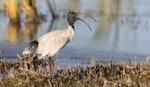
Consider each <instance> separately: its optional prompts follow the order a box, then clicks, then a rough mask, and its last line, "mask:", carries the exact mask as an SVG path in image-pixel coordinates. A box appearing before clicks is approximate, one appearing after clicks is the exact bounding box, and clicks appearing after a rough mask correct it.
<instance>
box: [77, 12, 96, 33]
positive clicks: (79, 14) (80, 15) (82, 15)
mask: <svg viewBox="0 0 150 87" xmlns="http://www.w3.org/2000/svg"><path fill="white" fill-rule="evenodd" d="M85 16H87V17H90V18H91V19H93V20H94V21H96V19H94V18H93V17H92V16H90V15H88V14H81V13H78V19H79V20H81V21H82V22H84V23H85V24H86V25H87V26H88V27H89V29H90V31H92V29H91V27H90V26H89V25H88V23H86V22H85V21H84V20H83V19H81V18H80V17H85ZM96 22H97V21H96Z"/></svg>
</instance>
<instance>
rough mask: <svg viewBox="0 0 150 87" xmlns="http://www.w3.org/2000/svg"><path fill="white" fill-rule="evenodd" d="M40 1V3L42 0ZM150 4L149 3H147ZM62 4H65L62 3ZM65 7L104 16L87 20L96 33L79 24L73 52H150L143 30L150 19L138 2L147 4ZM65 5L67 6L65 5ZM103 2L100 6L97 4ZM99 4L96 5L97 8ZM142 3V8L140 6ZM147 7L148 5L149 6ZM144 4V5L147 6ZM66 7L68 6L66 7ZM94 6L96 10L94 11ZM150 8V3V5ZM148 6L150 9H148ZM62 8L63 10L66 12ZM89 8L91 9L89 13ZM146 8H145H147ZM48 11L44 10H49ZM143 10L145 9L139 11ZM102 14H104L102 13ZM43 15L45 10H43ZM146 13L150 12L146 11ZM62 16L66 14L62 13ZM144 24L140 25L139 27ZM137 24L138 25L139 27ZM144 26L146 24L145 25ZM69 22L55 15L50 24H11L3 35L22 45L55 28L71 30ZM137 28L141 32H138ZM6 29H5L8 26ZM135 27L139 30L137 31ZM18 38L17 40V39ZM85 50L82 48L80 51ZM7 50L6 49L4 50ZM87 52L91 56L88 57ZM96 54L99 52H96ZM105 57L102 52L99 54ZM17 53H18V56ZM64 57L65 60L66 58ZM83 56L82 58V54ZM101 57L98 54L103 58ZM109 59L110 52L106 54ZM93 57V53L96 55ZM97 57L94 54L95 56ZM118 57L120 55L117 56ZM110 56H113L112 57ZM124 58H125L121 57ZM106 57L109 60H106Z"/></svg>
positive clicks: (71, 1)
mask: <svg viewBox="0 0 150 87" xmlns="http://www.w3.org/2000/svg"><path fill="white" fill-rule="evenodd" d="M39 1H40V0H39ZM146 1H147V2H149V0H146ZM59 2H60V3H62V2H63V1H59ZM64 2H66V3H65V5H62V4H60V3H59V4H58V2H56V3H57V5H60V7H62V8H63V11H64V10H65V9H71V10H75V11H79V12H83V13H84V12H85V13H86V12H87V13H88V12H89V13H90V12H92V11H93V9H96V11H97V12H95V13H98V14H99V13H100V14H101V15H100V16H99V17H95V18H97V20H98V22H97V23H95V22H94V21H91V19H88V18H83V19H84V20H85V21H87V23H88V24H89V25H90V27H91V28H92V30H93V31H92V32H89V31H88V30H87V29H86V28H88V27H87V26H86V25H84V24H82V23H81V22H77V23H76V25H75V28H76V34H75V38H74V40H73V41H72V42H71V43H69V44H68V45H67V46H68V47H70V48H72V49H73V50H74V49H76V48H88V49H91V48H93V49H94V50H95V49H96V50H98V51H104V50H105V51H111V52H112V50H113V51H117V52H122V51H126V52H131V53H134V52H136V53H138V52H139V53H146V54H147V53H150V50H149V43H150V41H149V40H148V39H147V37H150V34H149V32H150V31H149V30H147V31H146V32H145V31H143V28H146V29H148V28H149V25H150V24H149V23H150V22H149V21H148V23H147V22H146V23H147V25H148V26H147V27H145V21H147V20H149V17H148V16H142V17H139V16H137V15H139V13H143V12H144V11H143V8H145V7H142V6H143V4H142V6H137V3H139V4H140V3H141V2H143V1H141V0H136V3H135V1H134V0H94V2H91V3H88V5H87V3H86V4H85V3H83V2H88V1H87V0H82V1H81V0H66V1H64ZM64 2H63V3H64ZM96 3H99V4H96ZM95 4H96V5H95ZM139 4H138V5H139ZM145 4H147V3H145ZM145 4H144V5H145ZM63 6H64V7H63ZM90 6H91V8H93V9H92V11H89V10H90ZM148 7H149V4H148ZM148 7H147V8H148ZM62 8H61V9H62ZM87 8H88V10H87ZM147 8H145V9H147ZM45 9H46V8H44V11H45ZM139 9H142V10H139ZM98 11H100V12H98ZM41 12H43V11H41ZM145 12H149V11H148V10H146V11H145ZM66 13H67V11H64V12H63V14H66ZM60 14H62V13H60ZM139 21H140V24H139ZM136 23H137V24H138V25H136ZM142 23H143V25H142ZM67 26H68V23H67V21H66V19H63V18H60V19H58V20H51V15H48V17H47V22H46V23H41V24H40V25H38V24H35V23H29V22H28V23H24V25H23V26H21V28H20V26H18V25H13V24H11V23H9V26H8V27H7V28H8V29H7V30H4V29H1V30H2V31H3V32H4V31H6V32H7V33H6V36H7V41H9V42H12V43H14V42H15V43H14V44H16V43H18V42H20V43H21V44H22V43H24V42H26V43H28V42H29V41H31V40H33V39H35V38H36V37H40V36H41V35H43V34H45V33H47V32H50V31H52V30H55V29H64V28H67ZM135 26H137V27H138V28H139V29H136V28H137V27H135ZM4 28H5V27H4ZM133 28H135V29H133ZM14 38H15V39H14ZM4 41H5V40H1V42H4ZM25 45H26V44H25ZM143 48H144V49H143ZM72 49H71V51H70V50H69V51H68V49H65V51H67V52H66V54H68V53H69V54H68V55H72V54H71V52H72ZM79 50H81V49H79ZM2 51H3V49H2ZM82 51H85V55H84V56H86V55H87V54H89V53H92V52H90V51H91V50H89V51H88V52H87V50H84V49H83V50H82ZM86 52H87V54H86ZM93 53H95V52H94V51H93ZM98 53H100V54H102V52H98ZM15 54H16V53H15ZM66 54H64V53H63V54H62V56H61V57H64V55H66ZM78 54H79V55H78ZM100 54H98V55H100ZM104 54H105V55H104V56H106V55H107V54H108V53H104ZM80 55H83V53H81V52H79V51H77V56H80ZM92 55H93V54H92ZM95 55H97V54H94V55H93V56H95ZM117 55H118V54H117ZM107 56H110V55H109V54H108V55H107ZM120 57H122V55H121V56H120ZM104 58H105V57H104Z"/></svg>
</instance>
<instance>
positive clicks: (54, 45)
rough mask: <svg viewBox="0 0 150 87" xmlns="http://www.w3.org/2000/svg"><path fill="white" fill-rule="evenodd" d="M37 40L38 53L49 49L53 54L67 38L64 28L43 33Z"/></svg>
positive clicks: (62, 45) (64, 43)
mask: <svg viewBox="0 0 150 87" xmlns="http://www.w3.org/2000/svg"><path fill="white" fill-rule="evenodd" d="M38 41H39V47H38V53H42V52H44V51H47V50H49V52H54V53H53V54H55V53H56V52H58V51H59V50H60V49H62V48H63V47H64V46H65V45H66V44H67V43H68V41H69V38H68V35H67V34H66V32H65V30H57V31H53V32H50V33H47V34H45V35H43V36H42V37H41V38H39V40H38Z"/></svg>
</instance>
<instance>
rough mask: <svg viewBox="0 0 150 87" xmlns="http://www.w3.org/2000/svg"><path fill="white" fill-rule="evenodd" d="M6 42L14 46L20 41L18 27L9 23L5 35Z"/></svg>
mask: <svg viewBox="0 0 150 87" xmlns="http://www.w3.org/2000/svg"><path fill="white" fill-rule="evenodd" d="M6 40H7V41H8V42H9V43H11V44H16V43H18V42H19V41H20V25H19V24H17V23H13V22H9V24H8V27H7V33H6Z"/></svg>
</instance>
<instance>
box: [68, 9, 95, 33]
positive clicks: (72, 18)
mask: <svg viewBox="0 0 150 87" xmlns="http://www.w3.org/2000/svg"><path fill="white" fill-rule="evenodd" d="M79 16H88V17H90V18H92V19H93V20H95V19H94V18H93V17H91V16H89V15H86V14H81V13H76V12H74V11H70V12H69V13H68V15H67V20H68V23H69V25H70V26H72V27H73V28H74V23H75V22H76V21H77V20H81V21H82V22H84V23H85V24H86V25H87V26H88V27H89V29H90V30H91V28H90V26H89V25H88V24H87V23H86V22H85V21H84V20H82V19H81V18H80V17H79Z"/></svg>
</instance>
